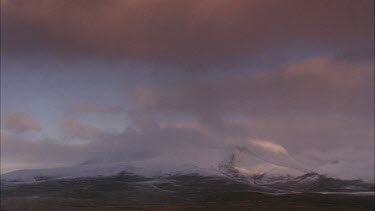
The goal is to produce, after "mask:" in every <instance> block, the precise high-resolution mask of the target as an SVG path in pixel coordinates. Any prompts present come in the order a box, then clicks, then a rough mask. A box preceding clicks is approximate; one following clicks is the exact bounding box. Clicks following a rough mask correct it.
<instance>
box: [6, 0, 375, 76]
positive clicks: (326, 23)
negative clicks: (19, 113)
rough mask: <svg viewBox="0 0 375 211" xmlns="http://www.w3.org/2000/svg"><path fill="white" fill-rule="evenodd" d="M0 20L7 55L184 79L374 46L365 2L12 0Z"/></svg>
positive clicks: (368, 3)
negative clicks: (184, 72)
mask: <svg viewBox="0 0 375 211" xmlns="http://www.w3.org/2000/svg"><path fill="white" fill-rule="evenodd" d="M67 11H69V16H66V12H67ZM1 15H2V28H3V30H2V31H3V32H4V33H2V34H1V36H2V44H3V46H2V50H3V52H5V53H7V54H8V55H12V54H13V55H16V56H17V55H19V56H21V55H22V56H23V57H27V56H30V55H31V54H30V52H33V55H39V54H47V55H48V54H52V55H57V56H59V57H61V58H62V57H64V58H68V57H70V58H77V57H79V58H102V59H103V58H107V59H115V60H122V59H130V60H136V61H146V62H152V63H166V64H177V65H179V66H180V67H181V66H182V67H186V68H188V69H190V70H192V71H193V70H194V69H196V68H189V67H197V66H198V67H199V66H205V65H215V64H216V65H217V66H220V65H225V64H235V63H238V62H244V61H248V59H249V57H253V58H257V56H263V55H267V56H268V58H270V57H278V58H281V57H282V55H283V54H284V53H285V52H284V49H285V48H289V49H292V48H295V49H298V48H299V47H300V46H303V47H304V48H322V49H326V50H329V51H340V52H341V51H351V50H352V49H353V48H354V47H355V46H356V47H357V48H358V46H362V47H366V48H368V46H373V43H374V42H373V36H374V20H373V15H374V2H373V1H372V0H360V1H351V0H331V1H326V2H324V3H322V2H315V1H300V0H287V1H283V2H282V3H281V2H278V1H263V0H252V1H247V0H236V1H226V0H219V1H215V2H212V1H205V0H201V1H183V2H181V1H177V2H171V1H165V0H157V1H151V2H150V1H120V0H111V1H78V2H77V1H64V2H59V1H45V0H32V1H24V0H15V1H8V2H7V3H5V4H3V5H2V14H1Z"/></svg>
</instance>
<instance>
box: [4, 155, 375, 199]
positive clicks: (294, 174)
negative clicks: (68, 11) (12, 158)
mask: <svg viewBox="0 0 375 211" xmlns="http://www.w3.org/2000/svg"><path fill="white" fill-rule="evenodd" d="M259 151H261V150H259V149H258V151H257V153H254V152H252V151H250V150H249V149H247V148H236V149H234V150H233V151H232V152H231V153H230V154H229V155H228V156H227V157H226V159H224V160H223V161H222V162H220V163H219V164H218V165H216V166H211V167H209V168H203V167H197V166H194V165H191V164H186V163H185V164H180V163H176V164H175V165H171V163H168V164H164V165H163V164H162V163H160V162H159V163H158V162H157V161H158V160H146V161H141V162H132V163H129V162H86V163H84V164H81V165H77V166H72V167H63V168H49V169H33V170H19V171H14V172H9V173H6V174H2V175H1V181H2V183H3V184H7V185H9V184H22V183H25V182H26V183H30V182H38V183H40V184H43V182H51V181H56V182H58V181H69V180H84V181H86V180H90V181H91V182H94V181H96V180H102V179H103V178H109V181H112V180H111V178H118V177H120V178H122V177H123V176H124V175H128V176H129V175H132V177H126V178H135V177H136V178H142V179H140V180H142V181H143V180H145V181H147V183H144V184H143V185H147V184H148V185H150V184H152V185H153V186H155V184H156V183H157V184H160V181H162V182H161V183H163V184H169V185H172V186H173V184H174V182H175V180H174V179H173V178H179V179H183V178H185V179H189V180H191V179H192V178H193V180H192V181H185V182H188V183H189V184H190V183H194V184H191V185H197V184H198V185H199V184H203V183H204V184H211V183H212V179H213V178H214V179H215V180H220V181H225V183H226V184H241V187H247V189H248V190H249V191H258V192H275V193H282V192H322V191H329V192H330V191H334V192H354V191H374V185H373V184H370V183H365V182H362V181H361V180H341V179H335V178H330V177H328V176H325V175H320V174H318V173H314V172H309V171H308V170H307V168H305V167H304V166H303V165H302V164H300V163H298V162H297V161H295V160H294V159H293V158H292V157H291V156H290V155H289V154H287V153H285V152H283V151H281V153H279V155H278V154H277V153H274V154H273V156H272V157H270V156H264V154H267V153H268V152H266V153H263V154H262V153H259ZM191 175H193V176H191ZM171 178H172V179H171ZM198 181H199V182H198ZM126 182H127V183H134V182H136V183H137V184H138V185H139V183H138V182H139V181H138V180H134V181H133V180H126ZM195 183H197V184H195ZM216 185H220V184H216ZM155 187H156V186H155Z"/></svg>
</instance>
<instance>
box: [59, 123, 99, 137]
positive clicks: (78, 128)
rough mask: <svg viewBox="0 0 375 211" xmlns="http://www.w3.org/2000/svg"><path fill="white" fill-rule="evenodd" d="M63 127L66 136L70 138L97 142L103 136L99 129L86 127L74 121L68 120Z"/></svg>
mask: <svg viewBox="0 0 375 211" xmlns="http://www.w3.org/2000/svg"><path fill="white" fill-rule="evenodd" d="M63 127H64V134H65V136H66V137H68V138H77V139H87V140H97V139H98V138H99V137H100V136H101V134H102V131H101V130H100V129H99V128H95V127H91V126H88V125H85V124H83V123H81V122H79V121H77V120H74V119H66V120H65V121H64V126H63Z"/></svg>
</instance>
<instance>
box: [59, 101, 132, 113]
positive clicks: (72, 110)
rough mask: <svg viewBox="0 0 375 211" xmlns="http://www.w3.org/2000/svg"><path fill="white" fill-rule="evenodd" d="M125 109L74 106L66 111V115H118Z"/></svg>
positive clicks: (120, 107)
mask: <svg viewBox="0 0 375 211" xmlns="http://www.w3.org/2000/svg"><path fill="white" fill-rule="evenodd" d="M124 110H125V109H124V108H123V107H122V106H111V107H104V106H98V105H96V104H89V103H85V104H76V105H73V106H70V107H68V108H67V109H66V111H65V113H66V114H67V115H77V114H81V113H118V112H123V111H124Z"/></svg>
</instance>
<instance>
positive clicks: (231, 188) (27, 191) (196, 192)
mask: <svg viewBox="0 0 375 211" xmlns="http://www.w3.org/2000/svg"><path fill="white" fill-rule="evenodd" d="M42 180H43V181H40V182H34V183H17V182H13V183H9V182H7V183H5V182H2V184H1V210H25V211H26V210H53V211H57V210H73V211H74V210H374V208H375V205H374V195H371V194H370V195H368V194H366V195H355V194H320V193H294V192H291V191H289V192H285V191H284V192H283V193H281V192H280V191H278V190H277V189H275V188H274V187H270V186H258V185H254V184H247V183H243V182H240V181H236V180H233V179H228V178H224V177H202V176H197V175H180V176H168V177H162V178H145V177H139V176H135V175H130V174H122V175H118V176H115V177H102V178H100V177H99V178H80V179H69V180H62V179H59V180H54V179H48V178H42ZM326 183H327V182H324V183H322V182H320V183H319V184H315V185H314V186H313V187H314V188H315V189H316V188H317V185H320V186H319V187H323V186H324V187H326V188H328V190H329V189H330V188H333V187H334V188H337V187H338V186H337V185H338V184H336V183H333V184H336V185H335V186H333V185H332V182H331V183H329V184H326ZM328 185H329V186H328ZM260 192H268V193H267V194H265V193H260Z"/></svg>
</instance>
